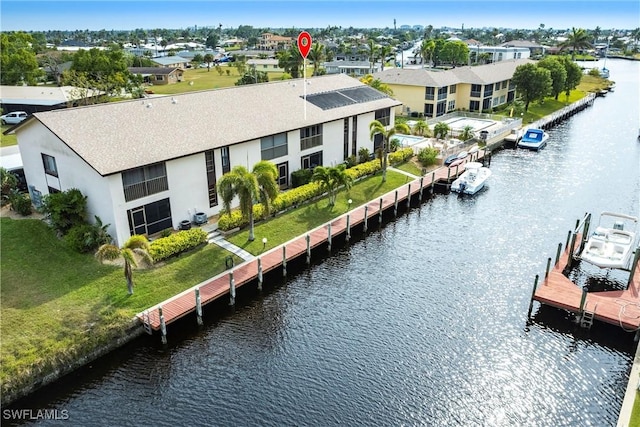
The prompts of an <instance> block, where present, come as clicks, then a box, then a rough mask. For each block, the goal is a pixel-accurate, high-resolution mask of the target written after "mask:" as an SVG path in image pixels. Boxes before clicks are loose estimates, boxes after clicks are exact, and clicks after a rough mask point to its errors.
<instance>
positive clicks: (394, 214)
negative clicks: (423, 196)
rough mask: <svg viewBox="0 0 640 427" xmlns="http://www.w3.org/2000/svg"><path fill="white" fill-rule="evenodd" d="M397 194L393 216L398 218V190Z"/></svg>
mask: <svg viewBox="0 0 640 427" xmlns="http://www.w3.org/2000/svg"><path fill="white" fill-rule="evenodd" d="M395 194H396V195H395V196H394V200H393V216H398V190H396V193H395Z"/></svg>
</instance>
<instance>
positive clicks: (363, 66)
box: [322, 61, 380, 77]
mask: <svg viewBox="0 0 640 427" xmlns="http://www.w3.org/2000/svg"><path fill="white" fill-rule="evenodd" d="M322 66H323V67H324V69H325V70H326V71H327V74H348V75H350V76H356V77H362V76H365V75H367V74H373V73H376V72H378V71H380V63H375V64H371V63H370V62H369V61H331V62H325V63H323V64H322Z"/></svg>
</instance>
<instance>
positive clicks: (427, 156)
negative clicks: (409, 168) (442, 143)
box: [418, 147, 438, 166]
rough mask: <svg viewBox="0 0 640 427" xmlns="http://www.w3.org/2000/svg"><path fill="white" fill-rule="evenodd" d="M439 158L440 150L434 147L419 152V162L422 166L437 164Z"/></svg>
mask: <svg viewBox="0 0 640 427" xmlns="http://www.w3.org/2000/svg"><path fill="white" fill-rule="evenodd" d="M436 157H438V149H437V148H433V147H425V148H423V149H421V150H420V151H419V152H418V161H419V162H420V163H422V166H430V165H434V164H436Z"/></svg>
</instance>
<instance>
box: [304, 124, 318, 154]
mask: <svg viewBox="0 0 640 427" xmlns="http://www.w3.org/2000/svg"><path fill="white" fill-rule="evenodd" d="M319 145H322V125H321V124H320V125H313V126H309V127H306V128H302V129H300V150H301V151H302V150H308V149H309V148H312V147H317V146H319Z"/></svg>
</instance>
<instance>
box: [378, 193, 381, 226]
mask: <svg viewBox="0 0 640 427" xmlns="http://www.w3.org/2000/svg"><path fill="white" fill-rule="evenodd" d="M378 222H379V223H380V224H382V197H380V208H379V209H378Z"/></svg>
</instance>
